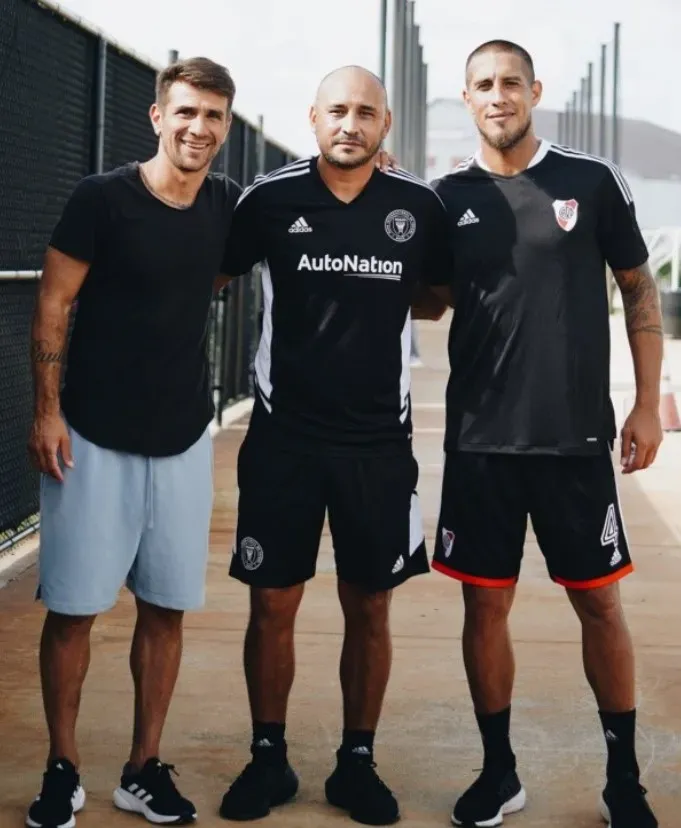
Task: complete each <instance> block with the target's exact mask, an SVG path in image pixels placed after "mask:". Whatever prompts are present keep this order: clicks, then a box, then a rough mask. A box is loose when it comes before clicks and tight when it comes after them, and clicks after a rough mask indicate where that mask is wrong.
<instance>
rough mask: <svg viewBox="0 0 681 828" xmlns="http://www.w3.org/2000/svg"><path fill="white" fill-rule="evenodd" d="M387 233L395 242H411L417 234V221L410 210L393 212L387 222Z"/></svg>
mask: <svg viewBox="0 0 681 828" xmlns="http://www.w3.org/2000/svg"><path fill="white" fill-rule="evenodd" d="M385 232H386V233H387V234H388V236H390V238H391V239H392V240H393V241H396V242H406V241H409V239H410V238H411V237H412V236H413V235H414V233H415V232H416V219H415V218H414V216H412V214H411V213H410V212H409V211H408V210H393V211H392V213H390V214H389V215H388V216H387V218H386V220H385Z"/></svg>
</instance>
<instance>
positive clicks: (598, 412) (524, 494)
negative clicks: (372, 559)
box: [433, 41, 662, 828]
mask: <svg viewBox="0 0 681 828" xmlns="http://www.w3.org/2000/svg"><path fill="white" fill-rule="evenodd" d="M540 94H541V85H540V83H539V81H537V80H536V79H535V76H534V69H533V64H532V59H531V58H530V56H529V55H528V54H527V52H526V51H525V50H524V49H522V48H521V47H519V46H517V45H515V44H512V43H508V42H504V41H494V42H491V43H487V44H484V45H483V46H481V47H479V48H478V49H476V50H475V52H474V53H473V54H472V55H471V56H470V58H469V60H468V62H467V66H466V90H465V100H466V103H467V105H468V107H469V109H470V111H471V112H472V114H473V116H474V118H475V122H476V125H477V127H478V130H479V132H480V135H481V145H480V150H479V151H478V152H477V153H476V154H475V155H474V156H473V157H471V158H469V159H468V160H467V161H465V162H463V163H461V164H460V165H459V166H458V167H457V168H456V169H455V170H454V171H453V172H452V173H451V174H449V175H446V176H445V177H444V178H442V179H440V180H439V181H437V182H434V184H433V186H434V188H435V190H436V191H437V192H438V194H439V195H440V197H441V198H442V200H443V201H444V203H445V206H446V208H447V212H448V214H449V220H450V228H451V229H450V233H451V239H452V246H453V251H454V258H455V262H454V271H453V278H447V275H446V274H445V275H444V278H443V279H442V280H440V281H441V282H443V283H447V287H446V288H445V294H446V293H447V292H448V293H449V297H448V298H449V300H450V301H451V303H452V304H453V306H454V308H455V310H454V318H453V323H452V327H451V332H450V340H449V353H450V364H451V374H450V379H449V384H448V389H447V431H446V437H445V450H446V462H445V469H444V476H443V490H442V504H441V512H440V520H439V526H438V532H437V546H436V550H435V558H434V562H433V566H434V567H435V568H436V569H438V570H440V571H441V572H444V573H446V574H448V575H450V576H451V577H453V578H456V579H458V580H460V581H462V582H463V596H464V600H465V608H466V611H465V623H464V629H463V654H464V661H465V666H466V670H467V674H468V680H469V685H470V690H471V694H472V697H473V703H474V708H475V713H476V717H477V720H478V724H479V727H480V731H481V735H482V740H483V745H484V752H485V759H484V767H483V771H482V774H481V776H480V777H479V778H478V780H477V781H476V782H475V783H474V784H473V786H472V787H471V788H470V789H469V790H468V791H466V793H464V795H463V796H462V797H461V798H460V799H459V801H458V802H457V804H456V806H455V808H454V812H453V814H452V819H453V821H454V823H455V824H457V825H460V824H463V825H479V826H480V825H485V826H487V825H499V824H500V823H501V822H502V820H503V815H504V814H507V813H511V812H513V811H517V810H520V809H521V808H522V807H523V806H524V804H525V791H524V788H523V787H522V785H521V783H520V780H519V778H518V776H517V775H516V763H515V756H514V753H513V751H512V749H511V744H510V740H509V722H510V707H511V693H512V687H513V677H514V659H513V651H512V647H511V641H510V635H509V628H508V616H509V613H510V610H511V605H512V603H513V598H514V594H515V585H516V582H517V580H518V575H519V572H520V565H521V558H522V554H523V544H524V540H525V532H526V526H527V518H528V515H529V516H530V517H531V519H532V524H533V528H534V531H535V533H536V536H537V540H538V543H539V545H540V547H541V550H542V552H543V554H544V556H545V559H546V563H547V566H548V570H549V573H550V576H551V578H552V579H553V580H554V581H555V582H556V583H558V584H561V585H562V586H564V587H565V589H566V590H567V593H568V596H569V598H570V601H571V603H572V605H573V607H574V608H575V610H576V613H577V615H578V617H579V619H580V621H581V625H582V637H583V654H584V667H585V671H586V676H587V678H588V680H589V682H590V684H591V687H592V689H593V691H594V694H595V696H596V700H597V703H598V709H599V713H600V718H601V721H602V725H603V732H604V735H605V740H606V744H607V749H608V763H607V784H606V786H605V789H604V791H603V798H602V803H601V807H602V811H603V814H604V815H605V816H606V818H607V819H608V820H610V821H611V824H612V826H613V828H652V827H653V826H656V825H657V820H656V819H655V817H654V816H653V814H652V812H651V811H650V808H649V806H648V804H647V801H646V798H645V790H644V789H643V788H642V787H641V785H640V783H639V768H638V764H637V761H636V754H635V749H634V732H635V726H636V710H635V682H634V657H633V652H632V642H631V637H630V635H629V631H628V629H627V625H626V622H625V619H624V616H623V612H622V605H621V601H620V595H619V591H618V586H617V582H618V581H619V579H620V578H622V577H624V576H625V575H626V574H627V573H629V572H631V570H632V562H631V558H630V553H629V547H628V544H627V539H626V535H625V531H624V526H623V523H622V515H621V511H620V506H619V500H618V497H617V487H616V483H615V476H614V471H613V464H612V460H611V450H612V446H613V441H614V438H615V436H616V434H615V419H614V415H613V409H612V404H611V401H610V379H609V368H610V339H609V319H608V302H607V292H606V277H605V274H606V264H607V265H609V266H610V268H611V269H612V271H613V273H614V277H615V279H616V281H617V283H618V285H619V288H620V290H621V293H622V298H623V302H624V310H625V315H626V325H627V331H628V334H629V341H630V345H631V353H632V357H633V362H634V367H635V372H636V401H635V404H634V407H633V410H632V412H631V413H630V415H629V417H628V419H627V421H626V423H625V424H624V427H623V431H622V435H621V436H622V446H621V449H622V461H623V465H624V471H625V472H626V473H630V472H633V471H636V470H638V469H643V468H646V467H647V466H649V465H650V464H651V463H652V462H653V460H654V458H655V455H656V452H657V449H658V447H659V445H660V442H661V439H662V432H661V428H660V420H659V416H658V406H659V385H660V369H661V357H662V330H661V318H660V308H659V303H658V296H657V291H656V288H655V283H654V281H653V277H652V276H651V273H650V270H649V269H648V265H647V259H648V253H647V250H646V246H645V244H644V241H643V239H642V237H641V232H640V230H639V227H638V224H637V221H636V216H635V211H634V204H633V199H632V195H631V191H630V189H629V187H628V185H627V182H626V181H625V179H624V177H623V175H622V173H621V171H620V170H619V169H618V168H617V167H616V166H615V165H614V164H612V163H611V162H609V161H606V160H604V159H601V158H595V157H593V156H591V155H586V154H584V153H581V152H576V151H575V150H572V149H569V148H567V147H561V146H555V145H553V144H550V143H549V142H547V141H542V140H538V139H537V138H536V137H535V134H534V132H533V129H532V117H531V114H532V109H533V107H534V106H535V105H536V104H537V103H538V101H539V98H540Z"/></svg>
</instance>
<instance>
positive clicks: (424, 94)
mask: <svg viewBox="0 0 681 828" xmlns="http://www.w3.org/2000/svg"><path fill="white" fill-rule="evenodd" d="M421 100H422V102H423V178H425V177H426V175H428V64H427V63H426V62H425V61H424V63H423V67H422V70H421Z"/></svg>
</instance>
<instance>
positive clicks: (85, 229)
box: [49, 178, 107, 262]
mask: <svg viewBox="0 0 681 828" xmlns="http://www.w3.org/2000/svg"><path fill="white" fill-rule="evenodd" d="M106 221H107V213H106V208H105V202H104V194H103V192H102V185H101V184H100V183H99V182H97V181H94V180H93V179H91V178H83V179H82V180H81V181H79V182H78V184H77V185H76V186H75V188H74V190H73V192H72V193H71V195H70V196H69V198H68V200H67V202H66V204H65V205H64V209H63V210H62V214H61V216H60V218H59V221H58V222H57V225H56V226H55V228H54V230H53V231H52V236H51V238H50V242H49V244H50V247H54V248H55V249H56V250H59V251H60V252H61V253H64V254H65V255H66V256H70V257H71V258H73V259H78V260H79V261H82V262H93V261H94V260H95V257H96V255H97V250H98V249H99V247H100V245H101V242H102V239H103V238H104V237H105V234H106V227H105V224H106Z"/></svg>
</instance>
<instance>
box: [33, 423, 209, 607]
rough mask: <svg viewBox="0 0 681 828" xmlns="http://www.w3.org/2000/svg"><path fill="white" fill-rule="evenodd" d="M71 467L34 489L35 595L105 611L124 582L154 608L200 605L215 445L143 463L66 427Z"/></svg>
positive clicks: (203, 443) (51, 602) (202, 442)
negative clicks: (37, 507) (37, 499)
mask: <svg viewBox="0 0 681 828" xmlns="http://www.w3.org/2000/svg"><path fill="white" fill-rule="evenodd" d="M69 432H70V435H71V450H72V453H73V460H74V464H75V467H74V468H73V469H68V468H67V469H65V471H64V478H65V479H64V482H63V483H60V482H59V481H58V480H55V479H54V478H53V477H50V476H47V475H43V476H42V478H41V484H40V551H39V558H38V591H37V597H39V598H40V599H41V600H42V601H43V603H44V604H45V606H46V607H47V608H48V609H50V610H52V611H53V612H57V613H61V614H64V615H95V614H97V613H101V612H105V611H106V610H109V609H111V608H112V607H113V606H114V605H115V604H116V601H117V599H118V594H119V592H120V590H121V588H122V587H123V585H124V584H127V586H128V588H129V589H130V591H131V592H132V593H133V594H134V595H136V596H137V597H138V598H141V599H142V600H143V601H146V602H147V603H149V604H154V605H156V606H159V607H166V608H169V609H175V610H190V609H198V608H199V607H201V606H203V603H204V600H205V582H206V567H207V563H208V536H209V532H210V522H211V513H212V509H213V441H212V439H211V436H210V433H209V432H208V430H207V429H206V431H205V432H204V434H203V435H202V437H201V438H200V439H199V440H197V442H196V443H194V445H193V446H191V447H190V448H189V449H188V450H187V451H185V452H184V453H183V454H179V455H176V456H173V457H154V458H147V457H141V456H139V455H134V454H123V453H121V452H117V451H111V450H109V449H103V448H100V447H99V446H96V445H94V444H93V443H90V442H88V441H87V440H85V439H84V438H83V437H82V436H81V435H80V434H78V433H77V432H76V431H74V430H73V429H72V428H70V429H69Z"/></svg>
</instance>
